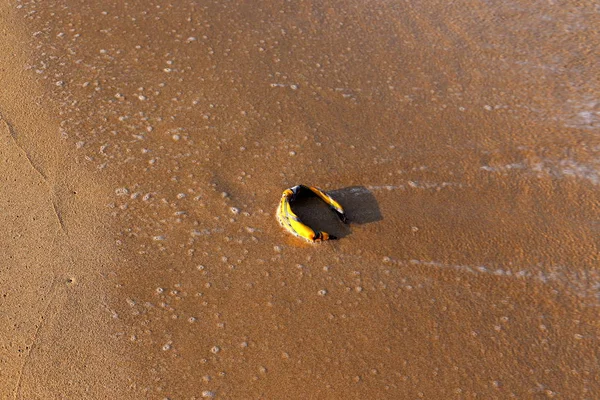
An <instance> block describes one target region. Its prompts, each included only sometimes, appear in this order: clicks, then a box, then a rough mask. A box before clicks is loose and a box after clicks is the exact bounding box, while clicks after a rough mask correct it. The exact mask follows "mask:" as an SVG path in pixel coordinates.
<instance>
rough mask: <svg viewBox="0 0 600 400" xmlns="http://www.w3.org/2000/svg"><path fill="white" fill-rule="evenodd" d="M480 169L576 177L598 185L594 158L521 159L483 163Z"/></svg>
mask: <svg viewBox="0 0 600 400" xmlns="http://www.w3.org/2000/svg"><path fill="white" fill-rule="evenodd" d="M480 169H481V170H482V171H487V172H492V173H506V172H508V171H512V170H524V171H526V172H527V171H530V172H533V173H536V174H537V176H538V177H539V178H542V177H554V178H559V179H561V178H567V177H568V178H576V179H583V180H587V181H589V182H591V183H592V185H600V160H596V161H595V162H592V163H590V164H583V163H580V162H577V161H575V160H570V159H565V160H551V159H545V160H542V161H541V162H538V163H535V164H533V163H528V162H527V161H523V162H520V163H513V164H506V165H500V166H489V165H484V166H482V167H480Z"/></svg>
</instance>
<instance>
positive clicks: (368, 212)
mask: <svg viewBox="0 0 600 400" xmlns="http://www.w3.org/2000/svg"><path fill="white" fill-rule="evenodd" d="M327 194H329V195H330V196H331V197H333V198H334V199H335V200H337V201H338V202H339V203H340V204H341V205H342V207H343V208H344V211H345V212H346V215H347V217H348V222H349V224H344V223H343V222H342V221H340V219H339V218H338V217H337V215H336V214H335V213H334V212H332V211H331V209H330V208H329V206H328V205H327V204H325V202H323V201H322V200H321V199H319V198H318V197H317V196H314V195H310V194H309V195H304V196H301V197H298V198H297V199H296V200H295V201H294V202H293V204H292V209H293V210H294V212H295V213H296V215H298V217H299V218H300V219H301V220H302V222H304V223H305V224H306V225H308V226H310V227H311V228H313V229H316V230H319V231H324V232H327V233H329V234H331V235H334V236H337V237H338V238H343V237H346V236H348V235H350V234H351V233H352V230H351V229H350V227H351V225H352V224H361V225H362V224H368V223H371V222H376V221H381V220H382V219H383V217H382V215H381V211H380V210H379V204H378V203H377V200H376V199H375V196H373V193H371V191H369V189H367V188H366V187H364V186H351V187H347V188H343V189H336V190H331V191H328V192H327Z"/></svg>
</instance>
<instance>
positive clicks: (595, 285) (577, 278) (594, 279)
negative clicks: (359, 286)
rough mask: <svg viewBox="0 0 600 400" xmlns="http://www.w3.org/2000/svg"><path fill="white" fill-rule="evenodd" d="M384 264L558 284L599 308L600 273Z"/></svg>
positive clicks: (400, 262) (555, 268) (538, 267)
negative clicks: (590, 300)
mask: <svg viewBox="0 0 600 400" xmlns="http://www.w3.org/2000/svg"><path fill="white" fill-rule="evenodd" d="M383 261H384V262H385V263H392V264H397V265H403V266H409V265H424V266H429V267H435V268H441V269H454V270H458V271H464V272H467V273H470V274H492V275H496V276H502V277H506V278H513V279H530V280H534V281H537V282H541V283H544V284H551V283H552V284H559V285H562V286H565V287H566V288H567V289H569V291H571V292H572V293H574V294H575V295H576V296H578V297H581V298H585V299H593V300H594V302H593V303H591V304H588V305H591V306H594V307H599V306H600V271H595V270H582V271H574V270H573V268H569V267H567V266H564V265H552V266H543V265H536V266H533V267H530V268H525V269H520V270H518V271H516V272H515V271H511V270H507V269H503V268H499V267H491V266H489V265H483V264H481V265H457V264H446V263H442V262H438V261H424V260H394V259H392V258H390V257H384V259H383Z"/></svg>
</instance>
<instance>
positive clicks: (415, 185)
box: [366, 181, 464, 191]
mask: <svg viewBox="0 0 600 400" xmlns="http://www.w3.org/2000/svg"><path fill="white" fill-rule="evenodd" d="M463 186H464V185H463V184H462V183H458V182H419V181H407V183H406V185H404V184H398V185H370V186H366V188H367V189H369V190H389V191H392V190H407V189H422V190H440V189H445V188H447V187H459V188H462V187H463Z"/></svg>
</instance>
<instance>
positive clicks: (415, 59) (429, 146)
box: [18, 0, 600, 399]
mask: <svg viewBox="0 0 600 400" xmlns="http://www.w3.org/2000/svg"><path fill="white" fill-rule="evenodd" d="M18 4H19V6H18V7H19V13H20V14H21V15H22V17H23V21H24V24H25V25H26V27H27V29H29V31H30V33H31V43H32V44H31V45H32V46H33V48H34V49H35V54H36V57H37V58H36V60H34V62H32V64H31V65H30V66H29V68H30V69H31V70H33V71H35V72H36V73H37V74H38V75H39V77H40V79H41V80H43V81H44V82H45V84H46V85H47V87H48V88H49V93H50V96H51V99H50V101H51V102H52V104H54V105H55V106H56V107H57V108H58V109H59V110H60V116H59V118H60V121H61V132H60V133H61V135H62V137H63V138H64V140H65V141H66V142H67V143H68V144H69V145H70V146H72V147H73V148H74V149H76V150H77V153H76V154H78V155H77V160H80V161H82V162H84V163H85V165H86V166H87V169H88V170H90V171H94V173H95V174H97V175H98V176H100V177H102V179H103V180H104V181H106V182H110V184H111V185H112V186H113V187H112V188H110V189H111V192H114V195H112V196H111V198H107V199H106V202H105V208H104V212H105V214H106V215H109V216H110V217H111V218H112V232H113V234H114V237H112V238H111V239H112V240H114V242H115V244H116V246H117V247H118V249H119V250H118V252H117V254H115V260H116V261H114V262H113V264H114V265H112V266H111V273H110V274H108V278H109V279H110V280H111V282H112V283H113V284H114V293H111V296H112V297H111V299H112V300H110V301H111V307H110V308H109V309H107V312H110V313H111V315H113V317H114V319H115V320H117V321H118V324H115V331H114V334H115V335H116V337H117V338H119V341H120V344H121V346H122V348H123V354H125V355H126V356H127V357H130V358H131V359H132V360H133V362H134V363H136V364H137V368H134V369H133V370H131V371H130V372H129V374H130V375H129V376H128V379H129V381H130V383H131V386H130V387H129V388H128V391H129V394H130V395H131V398H140V397H142V396H146V397H148V398H160V399H162V398H171V399H179V398H181V399H183V398H202V397H216V398H281V397H283V396H286V397H289V398H390V399H395V398H405V397H410V398H415V397H423V398H474V397H479V398H509V397H516V398H524V397H535V396H541V397H564V398H590V399H591V398H595V397H598V396H599V395H600V388H599V387H598V386H597V384H596V383H594V376H596V375H597V374H598V366H597V362H596V359H597V349H598V339H597V335H598V322H597V321H598V316H599V314H598V313H599V311H598V310H599V306H600V273H599V272H598V254H599V253H598V244H599V243H598V242H599V240H598V237H600V235H599V226H600V225H599V211H600V207H599V203H598V198H599V197H598V196H599V195H600V131H599V129H600V100H599V99H598V96H599V93H600V90H599V82H598V76H599V75H598V68H597V65H598V61H600V60H598V52H597V51H595V50H597V48H598V43H599V39H598V36H597V32H596V31H595V27H596V26H598V24H597V23H598V19H599V18H598V15H599V11H598V9H597V6H595V5H594V4H593V3H592V2H583V3H582V2H541V1H536V2H523V1H503V2H501V3H496V2H474V1H461V2H453V3H451V4H449V3H448V2H429V3H427V4H426V5H425V4H423V5H421V4H411V3H408V2H400V3H398V2H389V1H376V2H368V3H365V2H359V1H351V2H336V1H328V2H325V3H323V2H318V1H296V2H287V3H285V4H284V5H281V4H280V3H279V2H263V3H261V4H260V5H256V4H254V3H245V2H235V1H225V2H223V1H218V2H217V1H215V2H156V1H150V2H127V3H117V4H95V3H93V4H90V3H88V2H80V1H74V0H64V1H52V2H48V1H45V2H40V3H38V2H35V1H20V2H19V3H18ZM40 101H42V99H40ZM43 101H46V99H43ZM65 162H66V163H70V162H74V160H65ZM299 183H304V184H311V185H316V186H319V187H321V188H323V189H324V190H327V191H329V192H331V194H332V195H333V196H334V197H335V198H338V199H339V200H340V202H341V203H342V204H343V205H345V206H347V207H348V208H349V209H350V210H349V211H350V212H349V216H350V218H351V222H352V223H351V224H350V226H349V228H348V231H344V232H343V235H340V236H344V237H343V238H342V239H341V240H339V241H335V242H329V243H323V244H320V245H311V244H308V243H304V242H301V241H299V240H297V239H296V238H293V237H291V236H290V235H288V234H287V233H286V232H284V231H282V229H281V228H280V227H279V226H278V224H277V222H276V220H275V216H274V209H275V207H276V205H277V203H278V201H279V197H280V195H281V192H282V190H283V189H285V188H287V187H290V186H293V185H295V184H299ZM117 326H119V327H121V326H123V327H124V328H119V329H118V330H117V328H116V327H117Z"/></svg>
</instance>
